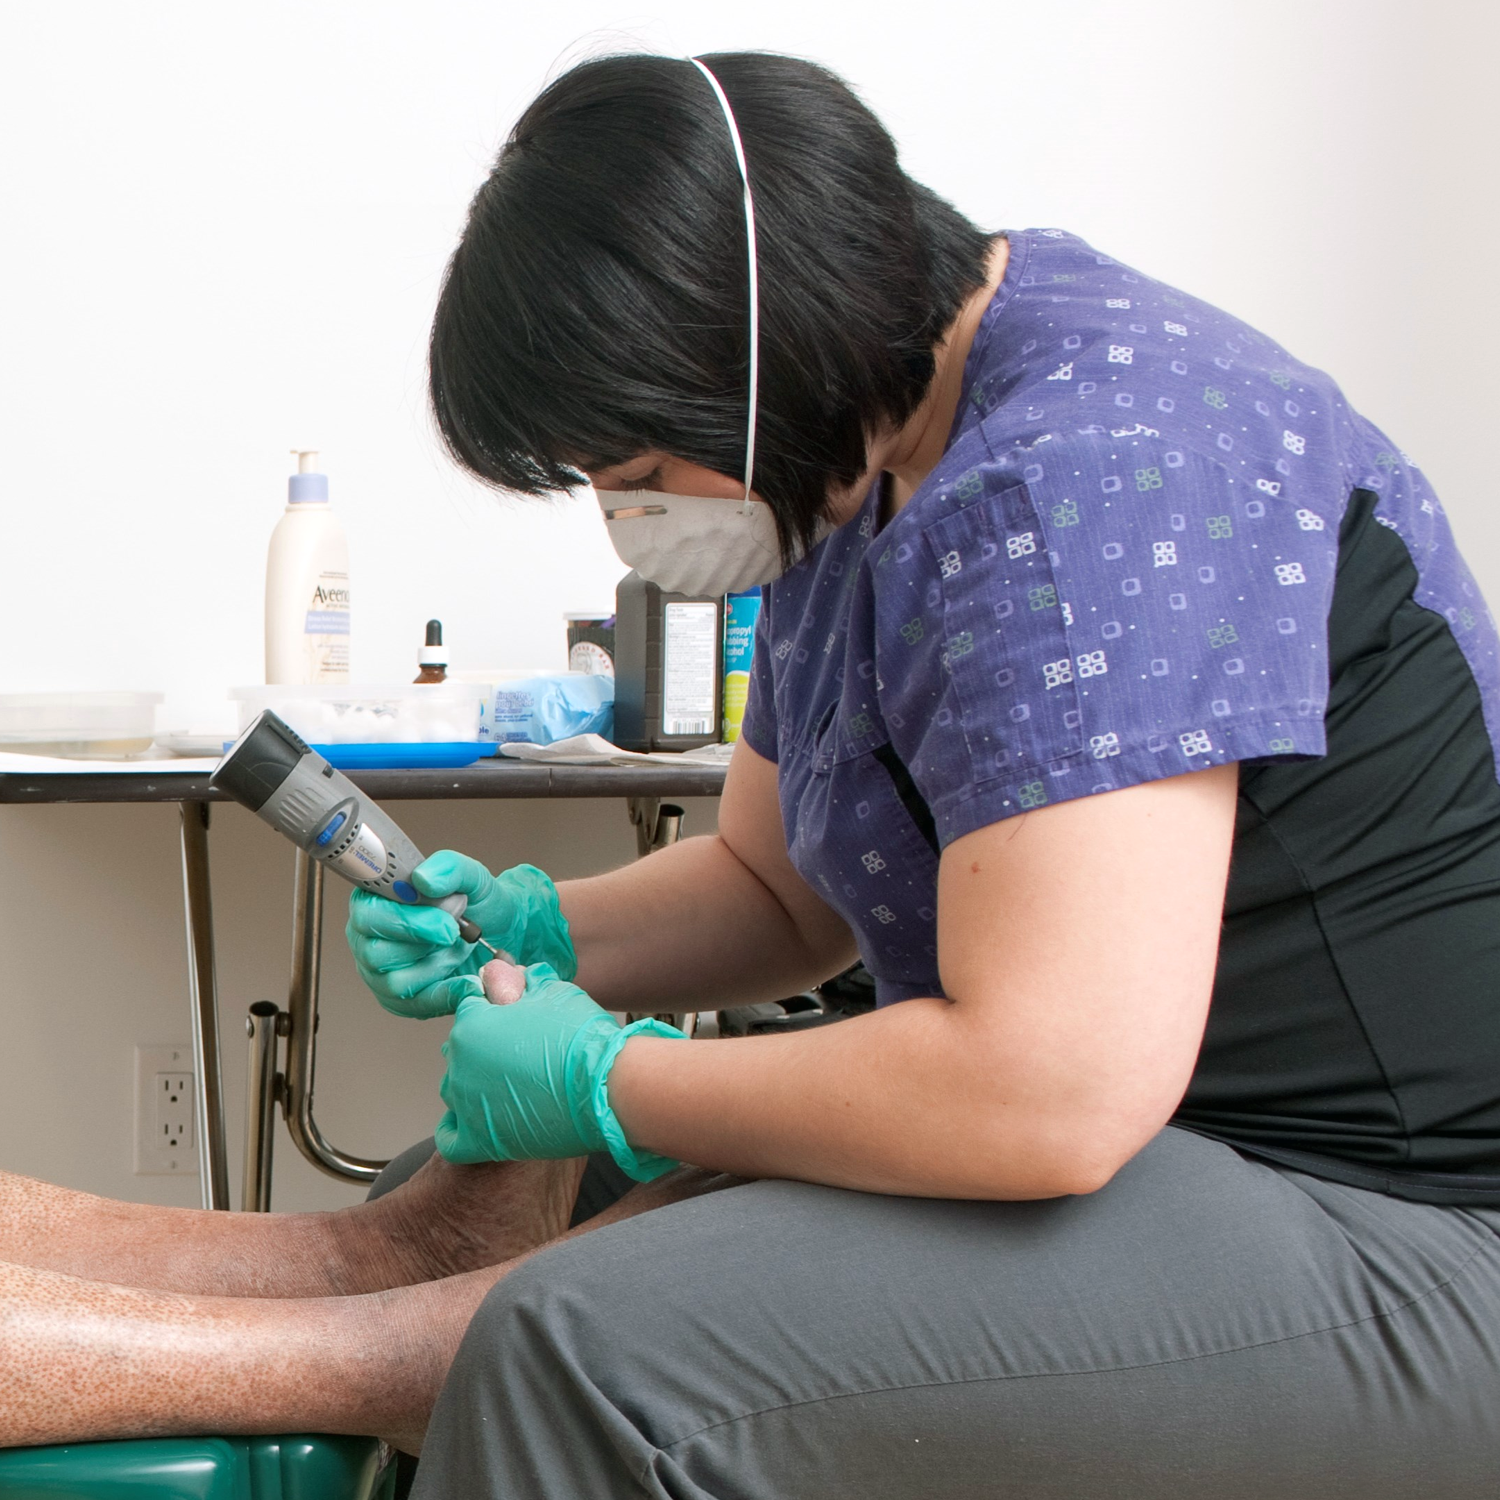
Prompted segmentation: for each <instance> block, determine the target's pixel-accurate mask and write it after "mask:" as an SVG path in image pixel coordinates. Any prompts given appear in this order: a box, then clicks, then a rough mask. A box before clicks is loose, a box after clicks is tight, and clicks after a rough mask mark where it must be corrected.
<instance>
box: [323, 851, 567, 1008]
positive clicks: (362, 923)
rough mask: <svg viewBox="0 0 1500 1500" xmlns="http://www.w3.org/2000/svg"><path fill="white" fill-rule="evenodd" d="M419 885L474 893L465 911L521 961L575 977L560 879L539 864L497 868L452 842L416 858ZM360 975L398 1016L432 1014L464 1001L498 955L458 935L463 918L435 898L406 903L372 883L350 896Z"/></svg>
mask: <svg viewBox="0 0 1500 1500" xmlns="http://www.w3.org/2000/svg"><path fill="white" fill-rule="evenodd" d="M412 884H413V885H415V886H416V888H417V889H418V890H419V891H421V893H422V894H423V895H424V896H451V895H453V894H455V893H456V892H458V891H462V892H463V893H464V894H465V895H466V896H467V897H468V898H469V906H468V910H467V911H466V912H465V913H464V915H465V916H466V917H467V918H468V919H469V920H470V921H472V922H475V923H477V924H478V926H479V930H480V931H481V932H483V933H484V936H485V941H486V942H489V943H493V944H494V945H495V947H496V948H498V949H500V950H501V952H503V953H508V954H510V956H511V957H512V958H513V959H515V961H516V962H517V963H519V964H527V963H547V964H550V965H551V966H552V967H553V969H555V970H556V971H557V973H559V974H561V975H564V976H565V977H567V978H569V979H571V978H572V977H573V975H574V974H576V973H577V972H578V959H577V956H576V955H575V954H574V952H573V943H572V940H571V939H570V938H569V936H568V923H567V919H566V918H565V917H564V916H563V914H562V911H561V909H560V908H559V907H558V904H557V887H556V886H555V885H553V884H552V882H551V880H549V879H548V878H547V876H546V875H545V874H544V873H543V872H542V871H541V870H538V869H537V868H536V866H535V865H516V866H515V867H514V868H513V869H509V870H506V871H504V872H503V873H501V874H499V875H492V874H490V872H489V871H488V870H487V869H485V867H484V866H483V865H482V864H480V863H479V861H478V860H475V859H470V858H469V857H468V856H467V855H465V854H455V853H454V852H453V850H451V849H443V850H441V851H439V852H438V853H437V854H434V855H433V856H432V857H431V858H430V859H427V860H424V861H423V862H422V863H421V864H420V865H418V866H417V869H416V872H415V873H414V874H413V875H412ZM344 934H345V936H346V937H347V938H348V941H349V949H350V951H351V952H352V953H353V954H354V966H355V968H357V969H358V970H359V977H360V978H361V979H363V980H364V982H365V983H366V984H367V985H368V986H369V987H370V989H371V990H372V991H374V994H375V998H376V999H377V1000H379V1001H380V1003H381V1004H382V1005H383V1006H384V1007H385V1008H386V1009H387V1010H389V1011H392V1012H394V1013H395V1014H396V1015H398V1016H412V1017H416V1018H418V1019H425V1018H427V1017H429V1016H444V1015H449V1014H451V1013H452V1012H453V1011H454V1010H456V1009H457V1007H458V1003H459V1001H460V1000H462V999H463V998H464V996H465V995H470V994H473V993H474V990H473V986H472V985H468V984H465V983H461V982H460V981H462V980H463V979H464V978H465V976H472V975H475V974H477V973H478V972H479V970H480V969H481V968H482V967H483V966H484V965H485V964H487V963H488V962H489V961H490V958H491V956H492V955H491V954H490V953H489V952H488V951H487V950H486V949H484V948H481V947H479V946H478V944H476V943H466V942H464V941H463V939H462V938H460V937H459V935H458V923H457V922H456V921H455V920H454V919H453V918H452V917H451V916H449V914H448V913H447V912H445V911H440V910H439V909H438V908H437V907H435V906H403V905H402V904H401V903H400V902H399V901H391V900H389V899H387V898H386V897H384V896H372V895H371V894H370V893H369V892H368V891H355V892H354V894H353V895H352V896H351V897H350V898H349V925H348V926H347V927H346V928H345V929H344Z"/></svg>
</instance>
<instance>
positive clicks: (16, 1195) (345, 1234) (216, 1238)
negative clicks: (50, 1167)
mask: <svg viewBox="0 0 1500 1500" xmlns="http://www.w3.org/2000/svg"><path fill="white" fill-rule="evenodd" d="M582 1170H583V1163H582V1162H581V1161H568V1162H492V1163H485V1164H482V1165H478V1166H464V1167H455V1166H453V1165H451V1164H450V1163H448V1162H445V1161H444V1160H443V1159H442V1158H441V1157H437V1156H434V1157H433V1159H432V1160H431V1161H430V1162H428V1163H427V1164H426V1165H425V1166H424V1167H423V1168H422V1169H421V1171H419V1172H417V1173H416V1174H415V1176H413V1177H412V1179H411V1180H410V1181H409V1182H407V1183H405V1184H403V1186H401V1187H399V1188H397V1189H396V1190H395V1191H394V1192H392V1193H388V1194H386V1196H385V1197H383V1198H378V1199H376V1200H375V1202H373V1203H362V1204H359V1205H358V1206H356V1207H354V1208H348V1209H340V1210H338V1211H337V1212H333V1213H309V1214H228V1213H209V1212H206V1211H202V1210H198V1209H182V1208H159V1207H155V1206H153V1205H150V1204H143V1203H120V1202H116V1201H114V1200H112V1199H108V1198H97V1197H95V1196H93V1195H92V1194H91V1193H78V1192H73V1191H71V1190H69V1189H67V1188H59V1187H53V1186H51V1185H50V1184H48V1183H44V1182H37V1181H34V1180H33V1179H31V1178H29V1177H18V1176H15V1175H13V1174H11V1173H0V1261H4V1262H9V1263H11V1264H13V1265H21V1266H30V1267H33V1268H36V1269H39V1270H49V1271H61V1272H64V1273H66V1274H67V1275H70V1276H78V1277H83V1278H85V1279H87V1280H90V1281H108V1282H117V1283H120V1284H122V1285H125V1286H135V1287H151V1288H154V1289H156V1290H159V1291H169V1292H184V1293H188V1294H192V1295H205V1296H219V1297H327V1296H347V1295H352V1294H357V1293H362V1292H374V1291H380V1290H383V1289H385V1288H387V1287H396V1286H411V1285H414V1284H415V1283H417V1282H420V1281H433V1280H437V1279H439V1278H441V1277H445V1276H454V1275H457V1274H459V1273H461V1272H464V1271H470V1270H478V1269H480V1268H482V1267H485V1266H494V1265H498V1264H499V1263H500V1262H502V1261H505V1260H509V1259H510V1258H512V1257H513V1256H516V1255H520V1254H522V1253H523V1252H525V1251H527V1250H530V1249H532V1248H533V1247H534V1246H536V1245H539V1244H542V1243H544V1242H545V1241H547V1240H550V1239H554V1238H555V1237H556V1236H557V1235H559V1234H561V1233H562V1231H563V1230H564V1229H566V1228H567V1224H568V1217H569V1214H570V1213H571V1211H572V1207H573V1200H574V1198H575V1197H576V1196H577V1192H578V1179H579V1176H580V1174H581V1172H582Z"/></svg>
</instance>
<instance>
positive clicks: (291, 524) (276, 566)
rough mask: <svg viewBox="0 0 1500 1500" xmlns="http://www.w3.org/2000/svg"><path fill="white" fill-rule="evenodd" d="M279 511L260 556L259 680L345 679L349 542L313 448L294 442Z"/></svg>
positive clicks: (277, 681) (341, 680) (280, 681)
mask: <svg viewBox="0 0 1500 1500" xmlns="http://www.w3.org/2000/svg"><path fill="white" fill-rule="evenodd" d="M292 451H293V452H294V453H296V455H297V472H296V473H295V474H293V475H292V476H291V478H290V479H289V480H288V481H287V505H286V514H285V515H283V516H282V518H281V519H280V520H279V521H278V522H277V523H276V530H275V531H273V532H272V533H271V550H270V554H269V556H268V558H267V560H266V681H267V682H274V683H292V684H297V685H301V684H306V683H314V682H348V680H349V543H348V539H347V538H346V537H345V536H344V527H343V523H342V522H341V521H340V520H339V518H338V517H337V516H336V515H334V513H333V508H332V507H331V506H330V505H329V503H328V476H327V475H326V474H323V473H320V472H319V471H318V455H317V454H316V453H315V452H312V451H311V450H303V449H293V450H292Z"/></svg>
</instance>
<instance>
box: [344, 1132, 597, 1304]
mask: <svg viewBox="0 0 1500 1500" xmlns="http://www.w3.org/2000/svg"><path fill="white" fill-rule="evenodd" d="M583 1167H584V1162H583V1159H582V1158H581V1157H580V1158H577V1159H575V1160H571V1161H514V1162H511V1161H507V1162H481V1163H478V1164H476V1165H472V1166H455V1165H454V1164H453V1163H451V1162H448V1161H445V1160H444V1159H443V1158H442V1157H441V1156H439V1155H437V1154H436V1153H434V1154H433V1156H432V1157H431V1158H430V1159H429V1160H428V1161H427V1162H426V1163H425V1164H424V1165H423V1166H422V1167H421V1168H420V1169H419V1170H418V1171H417V1172H415V1173H414V1174H413V1175H412V1177H411V1178H410V1180H409V1181H407V1182H405V1183H403V1184H402V1185H401V1186H400V1187H398V1188H396V1189H394V1190H393V1191H392V1192H390V1193H387V1194H386V1195H385V1196H384V1197H383V1198H377V1199H376V1200H375V1201H374V1202H373V1203H364V1204H360V1205H358V1206H357V1207H355V1208H351V1209H344V1210H341V1211H340V1212H339V1213H336V1214H333V1215H331V1216H330V1226H329V1227H330V1228H331V1229H332V1231H333V1233H334V1238H335V1242H336V1243H337V1245H338V1246H339V1249H340V1251H341V1257H340V1258H341V1259H342V1261H343V1262H344V1266H345V1268H346V1271H345V1274H344V1275H343V1276H341V1277H340V1280H341V1281H342V1282H343V1283H344V1284H343V1285H341V1286H340V1287H339V1289H338V1290H339V1291H341V1292H344V1293H354V1292H370V1291H377V1290H380V1289H383V1288H386V1287H397V1286H415V1285H416V1284H417V1283H418V1282H423V1281H437V1280H440V1279H441V1278H443V1277H445V1276H457V1275H460V1274H462V1273H463V1272H465V1271H477V1270H481V1269H483V1268H484V1267H486V1266H495V1265H499V1264H500V1262H501V1261H505V1260H510V1259H511V1258H512V1257H513V1256H517V1255H523V1254H525V1253H526V1252H527V1251H528V1250H534V1249H536V1248H537V1246H538V1245H543V1244H546V1242H547V1241H548V1240H553V1239H556V1238H557V1236H558V1235H560V1234H562V1233H563V1232H564V1231H565V1230H566V1229H567V1227H568V1220H569V1218H570V1217H571V1215H572V1212H573V1203H574V1200H575V1199H576V1198H577V1196H578V1180H579V1178H580V1177H581V1176H582V1175H583Z"/></svg>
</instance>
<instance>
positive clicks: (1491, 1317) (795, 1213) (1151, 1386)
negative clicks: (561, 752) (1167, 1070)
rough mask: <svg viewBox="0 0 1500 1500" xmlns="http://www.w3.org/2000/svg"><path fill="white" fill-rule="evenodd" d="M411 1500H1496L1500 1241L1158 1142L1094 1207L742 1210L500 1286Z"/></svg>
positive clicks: (687, 1208)
mask: <svg viewBox="0 0 1500 1500" xmlns="http://www.w3.org/2000/svg"><path fill="white" fill-rule="evenodd" d="M410 1169H411V1163H404V1164H403V1167H402V1168H401V1170H402V1171H407V1170H410ZM414 1493H415V1495H416V1496H417V1497H419V1500H484V1497H494V1500H609V1497H616V1496H618V1497H626V1496H629V1497H640V1496H655V1497H671V1500H709V1497H712V1500H845V1497H847V1500H970V1497H974V1500H978V1497H986V1500H988V1497H1006V1500H1041V1497H1046V1500H1082V1497H1089V1500H1198V1497H1202V1500H1209V1497H1212V1500H1345V1497H1347V1500H1387V1497H1398V1496H1399V1497H1418V1496H1420V1497H1422V1500H1449V1497H1459V1496H1462V1497H1474V1500H1479V1497H1485V1500H1494V1497H1495V1496H1496V1495H1500V1211H1496V1210H1473V1209H1460V1208H1436V1207H1430V1206H1426V1205H1421V1204H1412V1203H1405V1202H1401V1201H1399V1200H1397V1199H1393V1198H1387V1197H1383V1196H1380V1195H1377V1194H1373V1193H1368V1192H1364V1191H1361V1190H1359V1189H1355V1188H1348V1187H1340V1186H1337V1185H1334V1184H1332V1183H1327V1182H1322V1181H1320V1180H1318V1179H1316V1178H1311V1177H1306V1176H1303V1175H1301V1174H1300V1173H1296V1172H1291V1171H1286V1170H1282V1169H1279V1168H1274V1167H1268V1166H1264V1165H1261V1164H1260V1163H1257V1162H1254V1161H1250V1160H1247V1159H1245V1158H1244V1157H1241V1156H1240V1155H1239V1154H1238V1153H1237V1152H1235V1151H1232V1150H1230V1149H1229V1148H1228V1147H1225V1146H1222V1145H1218V1144H1216V1143H1214V1142H1211V1141H1207V1140H1204V1139H1202V1138H1200V1137H1198V1136H1195V1135H1191V1134H1188V1133H1186V1132H1183V1131H1179V1130H1173V1129H1169V1130H1166V1131H1164V1132H1163V1133H1162V1134H1161V1135H1160V1136H1158V1137H1157V1138H1156V1140H1155V1141H1153V1142H1152V1143H1151V1144H1150V1145H1149V1146H1148V1147H1147V1148H1146V1149H1145V1150H1144V1151H1143V1152H1142V1153H1141V1154H1140V1155H1139V1156H1138V1157H1137V1158H1136V1159H1135V1160H1134V1161H1132V1162H1131V1163H1130V1164H1129V1165H1128V1166H1127V1167H1126V1168H1125V1169H1124V1170H1123V1171H1122V1172H1120V1173H1119V1175H1118V1176H1117V1177H1116V1178H1115V1179H1114V1181H1112V1182H1111V1183H1110V1184H1109V1185H1108V1186H1107V1187H1105V1188H1104V1189H1103V1190H1102V1191H1100V1192H1098V1193H1094V1194H1092V1195H1090V1196H1088V1197H1078V1198H1062V1199H1055V1200H1050V1201H1046V1202H1033V1203H962V1202H948V1201H931V1200H923V1199H912V1198H888V1197H881V1196H877V1195H874V1194H865V1193H851V1192H844V1191H841V1190H838V1189H834V1188H824V1187H810V1186H807V1185H806V1184H802V1183H795V1182H759V1183H753V1184H750V1185H748V1186H745V1187H739V1188H732V1189H729V1190H727V1191H724V1192H721V1193H717V1194H713V1195H711V1196H709V1197H706V1198H699V1199H695V1200H693V1201H692V1202H688V1203H682V1204H678V1205H676V1206H674V1207H671V1208H665V1209H661V1210H659V1211H657V1212H654V1213H649V1214H644V1215H642V1216H641V1217H639V1218H636V1219H631V1220H628V1221H626V1222H624V1223H621V1224H617V1225H611V1226H609V1227H607V1228H604V1229H601V1230H599V1231H598V1232H597V1233H594V1234H588V1235H583V1236H581V1237H579V1238H577V1239H574V1240H571V1241H569V1242H568V1243H566V1244H563V1245H559V1246H557V1247H555V1248H553V1249H551V1250H548V1251H546V1252H545V1253H543V1254H541V1255H538V1256H536V1257H535V1258H533V1259H532V1260H530V1261H528V1262H527V1263H526V1264H524V1265H523V1266H521V1267H520V1268H519V1269H517V1270H516V1271H514V1272H513V1273H512V1274H511V1275H509V1276H507V1277H506V1278H505V1279H504V1280H503V1281H502V1282H500V1283H499V1284H498V1285H497V1286H496V1287H495V1288H494V1290H493V1291H492V1292H491V1293H490V1294H489V1296H488V1297H487V1298H486V1299H485V1301H484V1304H483V1305H482V1306H481V1307H480V1309H479V1311H478V1312H477V1313H476V1314H475V1316H474V1319H473V1322H472V1323H471V1324H470V1325H469V1330H468V1333H467V1335H466V1336H465V1338H464V1341H463V1344H462V1346H461V1348H460V1349H459V1353H458V1357H457V1359H456V1360H455V1362H454V1365H453V1368H452V1371H451V1373H450V1374H449V1377H448V1382H447V1385H446V1386H445V1387H444V1390H443V1393H442V1396H441V1398H440V1399H439V1401H438V1405H437V1409H436V1411H435V1412H434V1414H433V1419H432V1425H431V1427H430V1429H429V1432H428V1439H427V1446H426V1448H425V1449H424V1452H423V1455H422V1462H421V1467H420V1470H419V1472H418V1475H417V1481H416V1489H415V1492H414Z"/></svg>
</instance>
